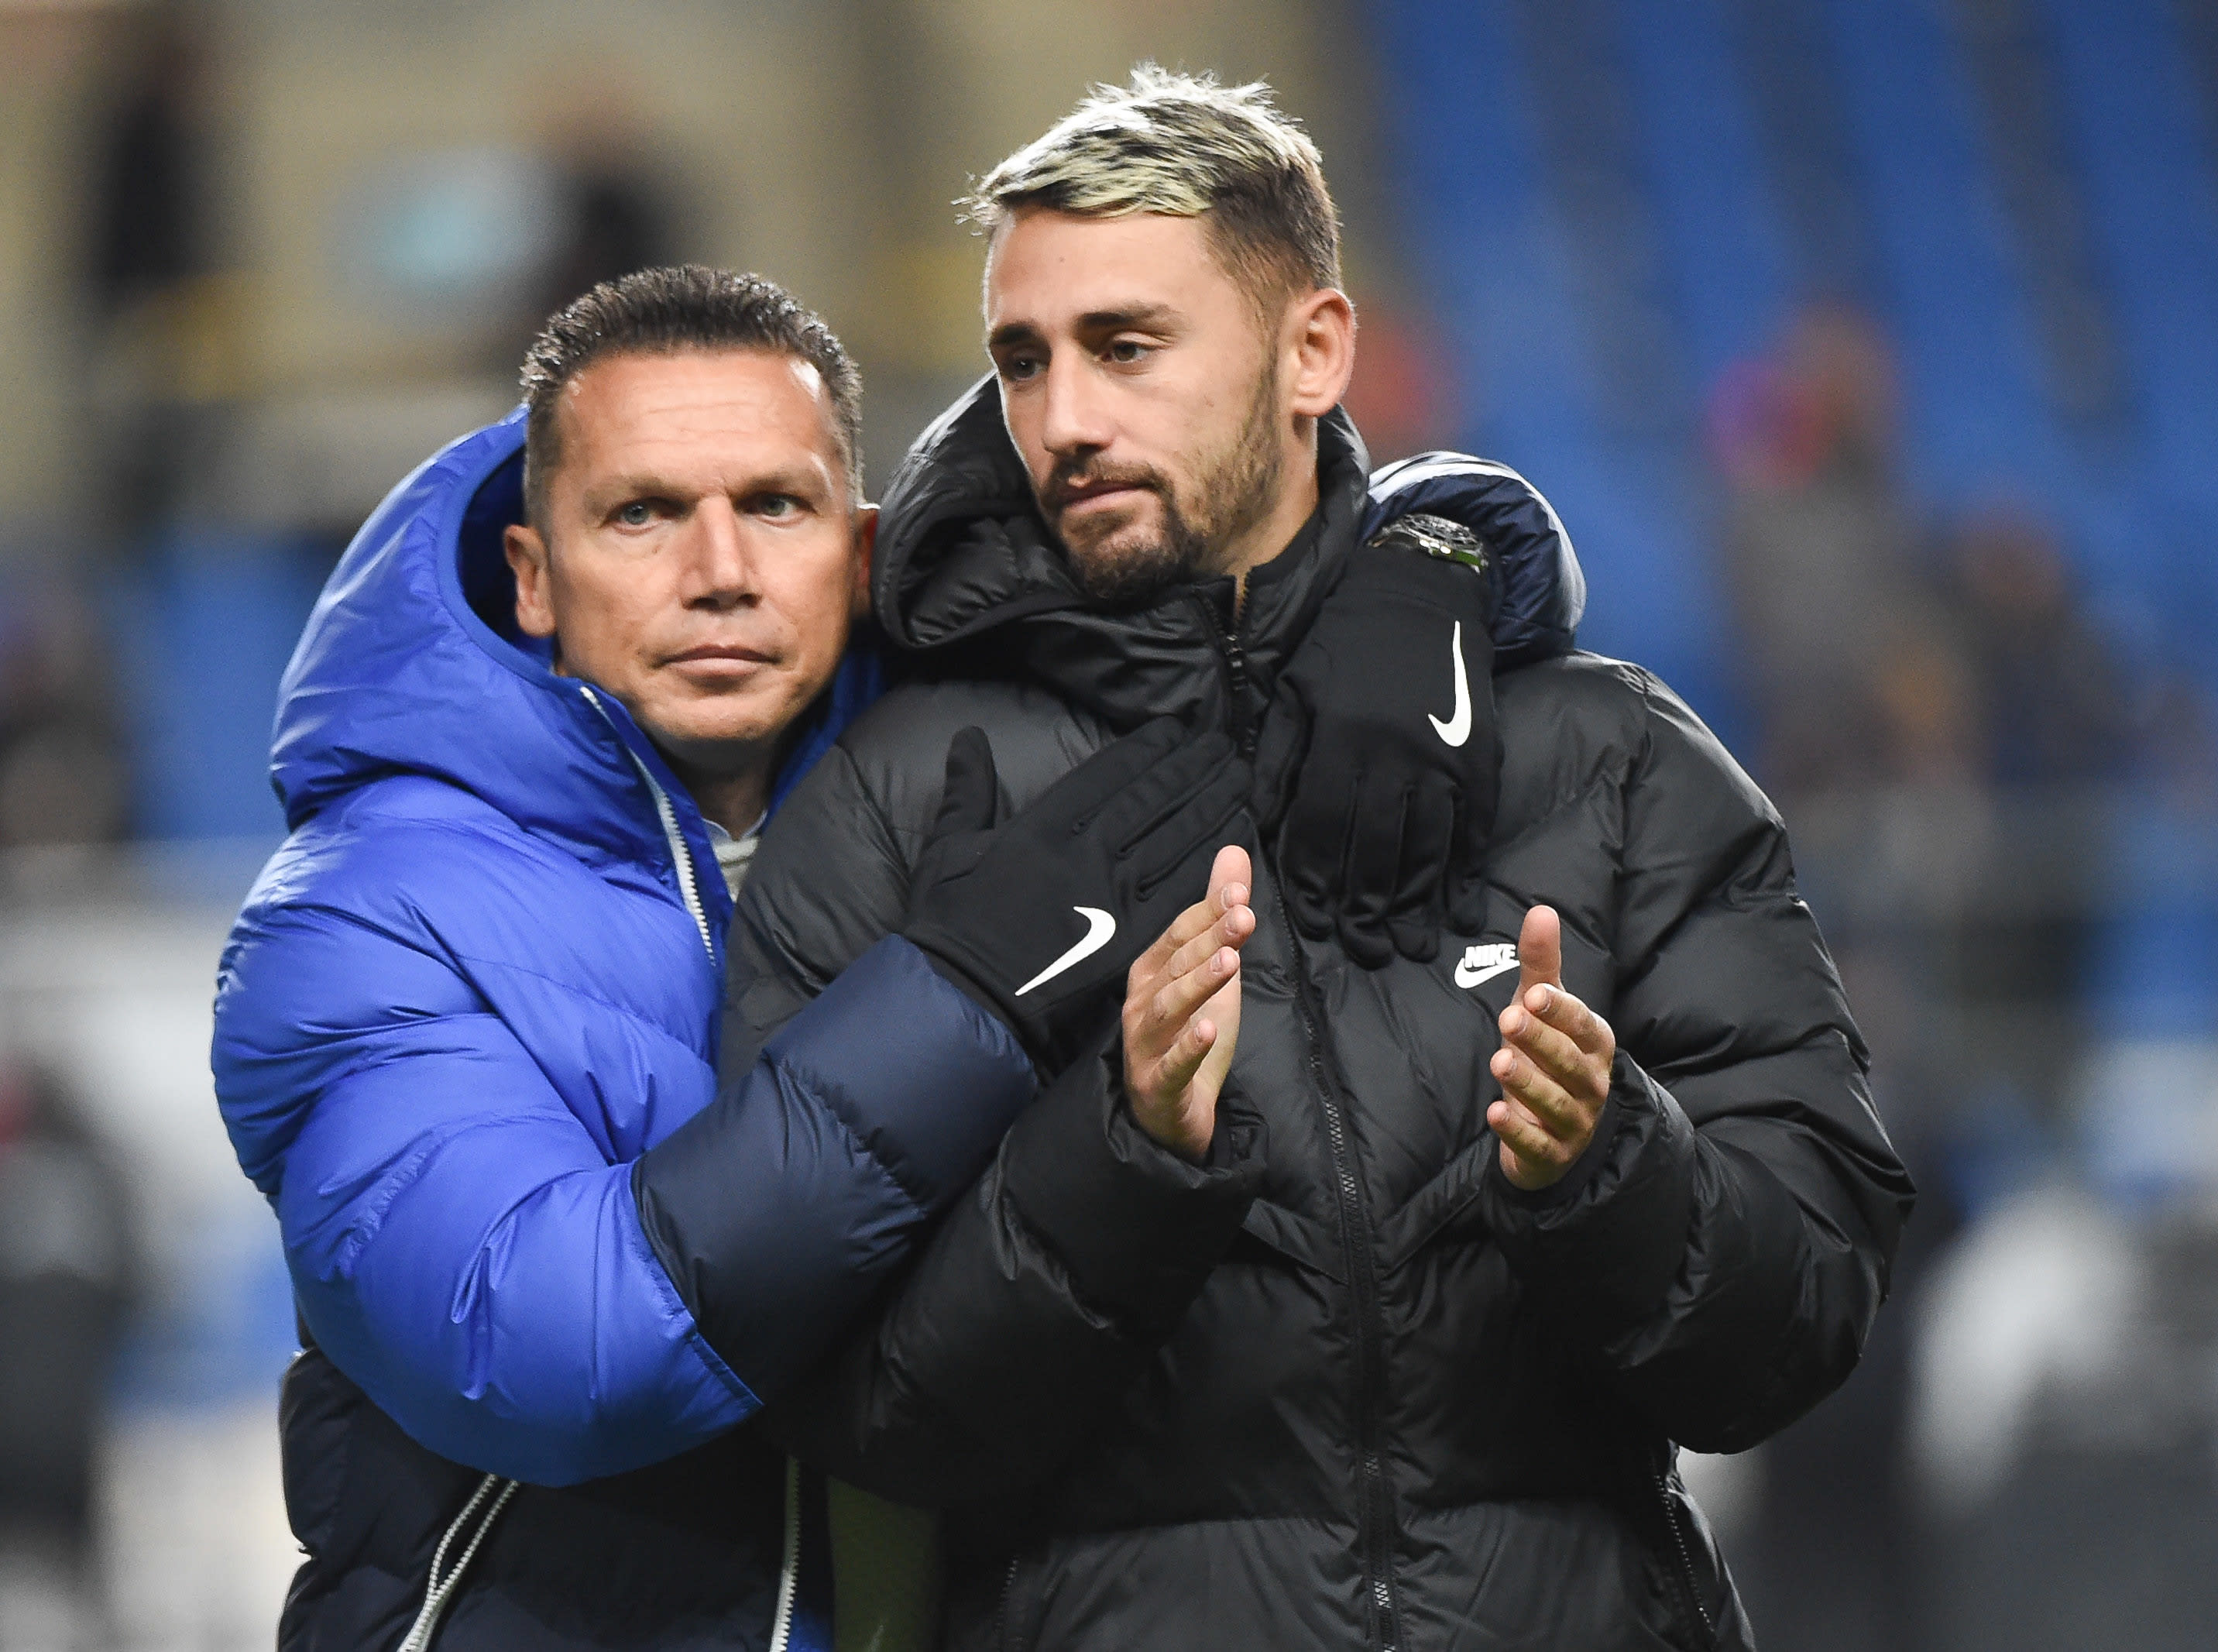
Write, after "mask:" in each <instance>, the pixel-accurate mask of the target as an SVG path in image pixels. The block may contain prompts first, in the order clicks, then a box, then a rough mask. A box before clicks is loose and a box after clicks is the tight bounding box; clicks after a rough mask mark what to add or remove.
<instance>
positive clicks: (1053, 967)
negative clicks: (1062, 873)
mask: <svg viewBox="0 0 2218 1652" xmlns="http://www.w3.org/2000/svg"><path fill="white" fill-rule="evenodd" d="M1071 911H1073V912H1075V913H1077V914H1078V915H1079V916H1080V917H1081V918H1083V919H1085V920H1086V938H1085V939H1084V940H1082V941H1081V942H1080V943H1079V944H1077V945H1076V946H1075V947H1073V948H1071V949H1070V950H1069V951H1068V952H1066V953H1064V954H1063V956H1061V957H1059V958H1057V959H1056V961H1055V962H1053V963H1051V964H1050V965H1048V967H1047V968H1044V969H1043V970H1041V971H1040V972H1039V974H1037V975H1034V976H1033V977H1032V979H1031V980H1030V981H1026V982H1025V984H1024V985H1023V986H1021V987H1018V988H1017V991H1016V996H1017V997H1019V998H1022V997H1023V996H1024V995H1025V993H1029V992H1030V991H1032V988H1033V987H1037V986H1038V985H1039V984H1040V983H1041V982H1043V981H1053V980H1054V979H1055V978H1056V976H1057V975H1059V974H1062V973H1063V971H1064V970H1066V969H1068V968H1070V967H1071V965H1073V964H1075V963H1083V962H1085V961H1086V960H1087V959H1088V958H1090V957H1092V956H1094V954H1095V953H1097V952H1099V951H1100V950H1101V949H1102V948H1103V947H1105V946H1106V945H1108V944H1109V938H1110V937H1112V936H1113V935H1114V934H1116V932H1117V920H1116V919H1113V918H1112V917H1111V916H1110V915H1109V914H1108V913H1106V912H1104V911H1102V910H1101V908H1100V907H1099V906H1073V907H1072V908H1071Z"/></svg>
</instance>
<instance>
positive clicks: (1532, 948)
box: [1517, 906, 1564, 999]
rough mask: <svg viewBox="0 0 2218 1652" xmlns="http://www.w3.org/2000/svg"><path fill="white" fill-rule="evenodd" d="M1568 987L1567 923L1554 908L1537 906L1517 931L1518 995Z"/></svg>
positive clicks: (1526, 915) (1521, 996)
mask: <svg viewBox="0 0 2218 1652" xmlns="http://www.w3.org/2000/svg"><path fill="white" fill-rule="evenodd" d="M1563 984H1564V923H1563V919H1560V918H1558V917H1557V916H1556V909H1555V908H1554V907H1553V906H1535V907H1533V909H1532V910H1531V911H1529V912H1527V913H1526V914H1525V923H1524V926H1523V927H1522V928H1521V929H1520V930H1519V931H1518V932H1517V996H1518V998H1519V999H1523V998H1524V997H1525V996H1526V994H1527V993H1530V992H1531V991H1532V990H1533V987H1561V986H1562V985H1563Z"/></svg>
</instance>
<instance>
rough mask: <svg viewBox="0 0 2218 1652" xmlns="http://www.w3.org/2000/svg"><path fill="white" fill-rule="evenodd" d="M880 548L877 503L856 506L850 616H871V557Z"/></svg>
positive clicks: (848, 610)
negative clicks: (853, 576)
mask: <svg viewBox="0 0 2218 1652" xmlns="http://www.w3.org/2000/svg"><path fill="white" fill-rule="evenodd" d="M877 548H878V507H877V506H876V505H875V504H864V505H858V506H857V507H856V508H855V590H854V594H853V595H852V597H851V598H850V599H849V605H848V609H847V612H848V616H849V617H850V618H851V619H855V620H866V619H868V618H869V617H870V559H871V557H873V556H874V555H876V554H877Z"/></svg>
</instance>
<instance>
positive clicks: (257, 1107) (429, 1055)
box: [214, 905, 1032, 1485]
mask: <svg viewBox="0 0 2218 1652" xmlns="http://www.w3.org/2000/svg"><path fill="white" fill-rule="evenodd" d="M906 951H907V956H903V953H904V946H903V944H901V943H898V942H893V943H889V944H888V945H887V947H886V949H885V950H883V952H882V953H878V954H874V955H873V956H871V957H870V958H867V959H865V960H864V961H863V962H862V963H861V964H860V965H859V966H858V968H857V969H856V970H853V971H851V972H850V975H851V977H852V979H850V980H847V981H842V982H840V983H839V984H838V985H837V987H835V989H834V990H833V991H832V992H830V993H827V994H826V995H825V996H824V997H823V998H822V999H821V1000H820V1001H819V1002H818V1003H817V1004H816V1005H813V1006H812V1007H811V1010H810V1012H809V1014H808V1015H806V1016H804V1017H802V1018H797V1019H796V1022H795V1023H794V1024H793V1025H791V1026H790V1027H789V1028H787V1029H786V1030H784V1033H783V1034H782V1035H781V1036H780V1037H779V1038H778V1040H777V1041H776V1042H775V1043H774V1044H773V1046H772V1047H771V1048H770V1049H765V1051H764V1052H763V1053H762V1055H761V1056H760V1057H759V1059H758V1060H756V1061H753V1062H751V1063H749V1065H748V1067H747V1069H746V1070H745V1071H743V1072H741V1073H739V1074H737V1075H736V1077H735V1078H734V1081H733V1082H732V1083H731V1084H729V1085H728V1086H726V1087H725V1091H724V1093H723V1094H722V1096H720V1097H718V1098H716V1100H715V1101H714V1102H713V1103H709V1104H708V1105H706V1106H705V1107H703V1103H704V1102H707V1101H708V1098H707V1097H706V1095H705V1094H703V1095H702V1096H701V1097H700V1098H699V1099H697V1100H691V1101H689V1100H687V1099H686V1098H685V1095H684V1092H685V1089H686V1088H687V1086H689V1084H697V1085H698V1086H700V1088H701V1090H702V1091H703V1092H705V1091H706V1090H707V1089H708V1087H709V1077H708V1069H707V1067H706V1066H705V1064H704V1062H703V1060H702V1057H701V1055H700V1053H699V1052H697V1051H696V1050H694V1049H691V1048H690V1047H689V1046H686V1045H684V1044H681V1043H678V1041H676V1040H675V1039H672V1038H671V1037H669V1036H667V1035H666V1034H663V1033H661V1032H660V1031H659V1030H655V1029H654V1028H653V1027H652V1026H650V1025H648V1024H647V1023H645V1022H643V1021H640V1020H637V1019H635V1018H630V1017H607V1018H603V1019H602V1020H600V1021H598V1022H597V1026H598V1027H599V1029H600V1030H599V1031H598V1033H597V1034H596V1038H597V1041H598V1042H597V1045H596V1047H595V1048H594V1049H592V1052H591V1059H592V1063H593V1069H594V1070H593V1071H592V1074H591V1081H592V1083H593V1084H595V1085H596V1086H616V1085H633V1086H643V1087H646V1088H647V1089H650V1090H652V1089H654V1088H658V1087H659V1088H660V1089H661V1090H662V1091H663V1092H664V1095H663V1097H662V1098H660V1102H659V1104H660V1106H662V1107H666V1108H668V1109H670V1110H671V1111H672V1112H674V1113H675V1114H676V1116H678V1117H684V1116H685V1114H686V1113H687V1112H689V1111H690V1112H694V1113H695V1114H696V1117H694V1118H693V1121H692V1123H691V1124H689V1125H686V1126H685V1127H683V1128H681V1129H678V1131H677V1132H675V1133H674V1134H673V1135H671V1136H670V1137H669V1138H668V1140H667V1141H666V1142H664V1143H663V1144H662V1146H660V1147H658V1148H653V1149H650V1150H649V1151H648V1152H647V1154H644V1155H643V1156H642V1157H641V1160H639V1161H638V1164H637V1165H636V1166H635V1165H633V1164H629V1163H624V1162H621V1161H619V1160H618V1159H617V1157H616V1155H615V1154H612V1153H611V1152H610V1150H609V1148H608V1147H607V1145H606V1143H605V1142H604V1139H603V1138H602V1135H601V1134H600V1132H598V1130H597V1129H594V1128H592V1126H591V1125H590V1124H589V1122H588V1121H587V1120H586V1119H585V1118H581V1117H580V1116H579V1113H578V1112H577V1111H574V1110H573V1107H572V1106H571V1105H570V1104H567V1103H566V1101H565V1100H564V1098H563V1097H562V1095H561V1093H560V1092H558V1090H557V1088H556V1087H555V1086H554V1083H553V1082H552V1081H551V1080H550V1079H549V1078H548V1075H547V1073H545V1072H544V1071H542V1067H541V1066H540V1065H539V1061H537V1060H536V1059H535V1051H533V1050H532V1049H527V1048H525V1046H524V1043H522V1042H521V1041H520V1040H519V1038H518V1037H517V1034H516V1032H515V1030H513V1028H512V1027H511V1025H510V1024H509V1023H508V1022H507V1021H506V1020H505V1019H504V1018H502V1017H501V1016H500V1015H499V1014H497V1013H495V1012H493V1009H492V1008H491V1007H490V1006H489V1005H487V1003H486V1001H485V999H483V998H482V997H480V995H479V994H478V993H475V992H474V990H473V988H472V987H471V985H470V983H469V982H468V981H467V980H465V979H464V978H463V976H462V974H460V973H458V971H457V969H456V968H455V966H454V964H453V963H452V962H450V961H449V959H448V958H447V957H446V956H442V955H441V954H440V952H439V950H437V948H436V946H432V945H430V944H426V937H404V936H401V935H399V934H396V933H393V932H390V931H384V930H381V929H380V928H378V927H376V926H375V925H371V924H369V923H366V922H365V921H363V920H362V918H361V916H360V915H359V914H350V913H344V912H338V911H333V910H331V909H329V908H319V907H317V906H303V905H283V906H276V907H274V908H262V909H254V908H250V912H249V914H248V915H247V916H246V917H245V918H243V919H241V922H240V925H239V929H238V930H237V931H234V937H233V943H232V947H231V948H230V950H228V951H227V953H226V959H225V964H224V968H223V971H222V974H221V978H220V985H219V992H218V999H217V1011H216V1037H215V1046H214V1067H215V1071H216V1077H217V1085H218V1092H219V1097H220V1100H221V1102H222V1105H223V1109H224V1113H225V1118H226V1124H227V1125H228V1126H229V1128H230V1129H231V1131H232V1139H233V1142H234V1145H235V1146H236V1147H237V1148H238V1149H239V1156H240V1160H241V1163H242V1165H243V1166H245V1168H246V1169H247V1171H248V1172H249V1174H250V1175H251V1176H252V1177H253V1178H254V1179H255V1180H256V1181H257V1185H260V1186H262V1188H263V1191H265V1192H266V1193H268V1194H269V1195H270V1198H271V1200H272V1202H273V1203H274V1204H275V1206H276V1212H277V1216H278V1220H279V1225H280V1228H281V1231H282V1237H283V1240H284V1244H285V1249H286V1254H287V1259H288V1264H289V1265H290V1268H291V1271H292V1275H293V1279H294V1287H295V1291H296V1294H297V1296H298V1299H299V1304H300V1310H301V1313H302V1315H303V1316H304V1318H305V1319H306V1320H307V1324H308V1327H309V1328H310V1329H311V1330H312V1331H313V1333H314V1335H315V1338H316V1340H317V1342H318V1344H319V1346H321V1347H322V1348H323V1350H324V1351H325V1352H326V1353H327V1354H328V1355H329V1356H330V1357H331V1359H332V1360H333V1361H334V1362H335V1363H336V1364H338V1366H339V1368H340V1369H341V1370H344V1372H346V1374H347V1375H348V1376H349V1377H351V1378H353V1379H354V1380H355V1381H356V1383H359V1384H360V1385H361V1386H362V1389H363V1390H364V1392H365V1393H367V1394H368V1395H369V1397H370V1398H371V1400H372V1401H374V1402H375V1403H376V1404H377V1405H378V1406H379V1408H381V1409H382V1410H384V1411H385V1412H386V1413H387V1414H388V1415H390V1416H391V1417H392V1418H393V1420H395V1421H396V1422H398V1423H399V1424H400V1426H401V1427H402V1428H403V1429H404V1430H406V1432H408V1433H409V1434H410V1435H412V1437H413V1438H415V1439H417V1440H418V1441H419V1442H421V1443H422V1444H423V1445H426V1446H428V1447H430V1448H431V1450H433V1451H437V1452H438V1453H440V1454H441V1455H442V1456H444V1457H449V1458H451V1459H453V1460H455V1461H456V1462H460V1463H468V1464H469V1465H471V1466H474V1467H476V1468H480V1469H486V1470H489V1471H492V1472H495V1473H499V1474H504V1475H509V1476H514V1477H516V1478H518V1479H523V1480H528V1481H531V1482H536V1483H542V1484H552V1485H560V1484H568V1483H573V1482H579V1481H583V1480H589V1479H594V1478H598V1477H599V1476H605V1475H609V1474H614V1473H618V1472H621V1471H623V1470H626V1469H634V1468H638V1467H641V1466H642V1465H644V1464H646V1463H652V1462H655V1461H658V1460H660V1459H661V1458H663V1457H669V1456H671V1455H673V1454H674V1453H676V1452H678V1451H683V1450H685V1449H686V1448H688V1447H689V1446H691V1445H696V1444H698V1443H699V1442H701V1441H702V1440H703V1439H708V1438H709V1437H710V1436H712V1435H714V1434H716V1433H717V1432H721V1431H722V1430H723V1429H725V1428H728V1427H729V1426H732V1425H733V1424H734V1423H737V1422H739V1421H740V1420H742V1419H744V1418H745V1417H747V1416H748V1415H749V1414H752V1413H753V1411H754V1410H755V1409H756V1408H757V1406H758V1402H759V1396H760V1395H765V1394H766V1393H770V1392H774V1391H775V1390H776V1389H777V1388H778V1385H779V1384H780V1383H784V1382H785V1381H787V1380H789V1379H790V1377H791V1376H792V1375H793V1374H794V1373H795V1372H796V1371H797V1370H801V1369H802V1368H805V1367H806V1366H807V1365H808V1364H811V1363H813V1362H814V1361H815V1359H816V1358H818V1357H820V1356H821V1353H822V1352H823V1350H824V1348H825V1346H827V1343H828V1342H829V1340H831V1338H832V1337H833V1334H834V1333H836V1332H837V1331H838V1330H839V1328H840V1327H841V1326H842V1325H843V1324H844V1322H845V1321H846V1320H847V1319H848V1318H850V1317H851V1316H852V1314H853V1313H854V1312H855V1311H856V1310H858V1309H860V1308H861V1307H862V1305H863V1304H864V1302H867V1301H868V1300H869V1299H870V1296H871V1295H872V1294H873V1293H874V1292H875V1290H877V1288H878V1286H879V1285H880V1284H881V1283H882V1282H883V1279H884V1278H885V1277H886V1275H887V1274H888V1272H889V1271H890V1270H891V1269H892V1268H893V1267H895V1265H897V1264H898V1263H899V1262H901V1260H903V1259H906V1258H907V1256H908V1253H909V1249H910V1247H911V1245H912V1243H913V1241H914V1239H915V1238H916V1237H918V1236H919V1235H920V1234H921V1233H922V1231H923V1229H924V1227H925V1225H926V1222H927V1221H928V1220H929V1218H930V1216H932V1214H934V1213H935V1212H936V1211H937V1210H939V1209H941V1208H943V1207H944V1206H945V1203H947V1201H948V1200H949V1199H950V1198H951V1197H953V1196H954V1195H955V1194H956V1193H957V1192H959V1191H962V1190H963V1189H964V1188H966V1187H967V1186H968V1185H970V1180H971V1179H973V1177H974V1176H975V1175H976V1170H977V1168H978V1166H980V1165H982V1163H983V1162H984V1160H985V1159H986V1157H987V1155H988V1153H989V1152H990V1151H991V1149H992V1148H993V1146H994V1143H995V1142H997V1141H998V1140H999V1138H1000V1136H1001V1133H1002V1131H1003V1130H1004V1129H1005V1128H1006V1126H1007V1121H1008V1120H1009V1118H1010V1117H1013V1115H1014V1113H1015V1111H1016V1110H1017V1108H1018V1107H1019V1106H1020V1105H1021V1104H1023V1102H1024V1101H1025V1099H1026V1098H1028V1097H1029V1096H1030V1094H1031V1092H1032V1073H1031V1068H1030V1065H1029V1063H1028V1062H1027V1061H1025V1058H1024V1056H1023V1053H1022V1051H1021V1049H1019V1047H1018V1046H1017V1045H1016V1043H1015V1042H1014V1040H1013V1038H1011V1037H1010V1036H1008V1035H1007V1032H1006V1031H1005V1030H1002V1029H1001V1028H1000V1027H999V1024H997V1023H994V1022H992V1019H991V1018H989V1017H986V1016H984V1015H983V1014H982V1012H979V1011H978V1010H977V1009H976V1006H975V1005H972V1004H971V1003H970V1000H969V999H966V998H964V997H963V995H962V994H961V993H959V992H957V991H956V990H955V989H953V988H952V987H946V986H945V984H944V983H940V982H939V981H938V979H937V977H936V976H933V975H932V974H931V972H930V970H929V968H928V966H926V964H925V963H924V962H923V960H922V958H921V956H920V955H916V954H915V953H914V950H913V949H907V950H906ZM540 1053H542V1054H543V1052H540ZM672 1092H675V1093H672ZM950 1119H955V1120H957V1121H959V1123H953V1124H951V1123H947V1122H946V1121H948V1120H950ZM680 1159H682V1160H684V1161H685V1163H686V1164H687V1166H689V1173H690V1174H691V1175H692V1176H693V1177H695V1178H696V1179H703V1178H707V1179H715V1180H716V1182H717V1184H718V1187H719V1192H720V1196H721V1199H722V1203H723V1204H724V1206H725V1207H727V1208H728V1210H730V1211H732V1212H733V1213H734V1215H733V1216H732V1217H731V1219H730V1220H728V1221H725V1222H722V1223H720V1224H698V1223H697V1224H695V1225H693V1226H691V1227H688V1226H687V1225H686V1224H685V1222H682V1221H681V1222H678V1223H677V1224H676V1226H675V1231H677V1232H678V1233H679V1234H681V1235H682V1236H684V1237H685V1240H686V1241H687V1243H686V1245H685V1247H683V1248H682V1249H681V1251H680V1253H681V1254H683V1255H684V1256H685V1258H686V1259H688V1261H689V1263H690V1264H691V1265H692V1271H690V1272H686V1273H683V1274H679V1275H677V1276H675V1277H673V1272H672V1268H671V1266H670V1265H669V1264H668V1262H667V1260H666V1259H665V1258H664V1257H663V1256H661V1255H659V1254H658V1252H657V1250H656V1248H655V1245H654V1242H653V1240H652V1237H651V1235H650V1233H649V1231H648V1225H649V1222H653V1221H655V1220H657V1219H661V1220H664V1221H665V1222H667V1218H668V1216H669V1212H668V1211H667V1210H659V1209H658V1207H657V1206H656V1204H655V1202H654V1199H653V1198H652V1197H649V1198H648V1199H647V1200H646V1201H645V1203H646V1205H647V1216H648V1218H649V1222H643V1221H642V1200H641V1197H640V1196H639V1195H638V1194H637V1193H636V1192H635V1177H637V1178H640V1179H641V1180H642V1181H644V1183H645V1185H647V1189H648V1191H649V1192H650V1193H652V1191H654V1188H655V1187H656V1185H657V1184H656V1183H655V1181H654V1177H653V1175H652V1174H651V1167H652V1166H654V1165H657V1164H660V1163H662V1162H665V1161H668V1160H680Z"/></svg>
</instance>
